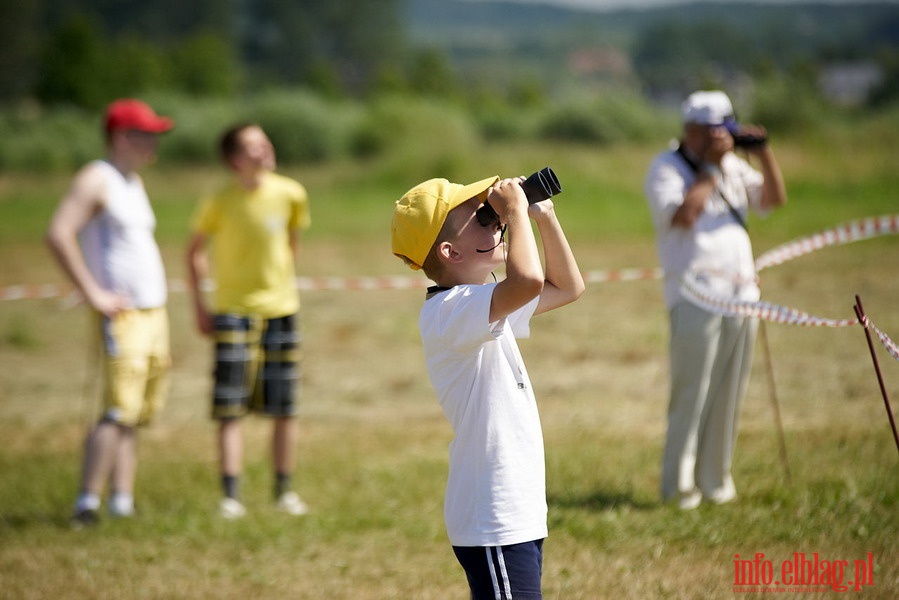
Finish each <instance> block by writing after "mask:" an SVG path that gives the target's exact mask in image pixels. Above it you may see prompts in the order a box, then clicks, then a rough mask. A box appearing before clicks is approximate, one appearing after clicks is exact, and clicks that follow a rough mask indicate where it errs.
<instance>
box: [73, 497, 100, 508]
mask: <svg viewBox="0 0 899 600" xmlns="http://www.w3.org/2000/svg"><path fill="white" fill-rule="evenodd" d="M99 508H100V496H99V495H97V494H94V493H93V492H82V493H81V494H79V495H78V499H77V500H76V501H75V512H82V511H85V510H99Z"/></svg>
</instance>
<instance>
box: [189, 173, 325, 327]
mask: <svg viewBox="0 0 899 600" xmlns="http://www.w3.org/2000/svg"><path fill="white" fill-rule="evenodd" d="M309 224H310V217H309V201H308V197H307V194H306V189H305V188H304V187H303V186H302V185H301V184H300V183H299V182H297V181H294V180H293V179H290V178H288V177H284V176H282V175H278V174H275V173H267V174H266V175H265V176H264V177H263V179H262V182H261V183H260V185H259V187H257V188H256V189H254V190H247V189H244V188H243V187H242V186H241V185H240V184H239V183H238V182H237V181H234V182H232V183H231V184H230V185H228V186H227V187H225V188H224V189H222V190H221V191H220V192H218V193H217V194H215V195H213V196H211V197H209V198H206V199H204V200H203V201H202V202H201V203H200V206H199V209H198V211H197V214H196V216H195V218H194V223H193V226H194V231H196V232H198V233H201V234H203V235H205V236H208V237H209V238H210V241H211V244H212V271H213V279H214V280H215V283H216V288H215V293H214V301H213V304H214V309H215V312H217V313H232V314H240V315H254V316H258V317H262V318H266V319H271V318H276V317H283V316H286V315H289V314H293V313H295V312H297V311H298V310H299V308H300V296H299V293H298V292H297V289H296V281H295V278H296V267H295V264H294V256H293V253H292V252H291V248H290V232H291V231H298V230H301V229H306V228H307V227H309Z"/></svg>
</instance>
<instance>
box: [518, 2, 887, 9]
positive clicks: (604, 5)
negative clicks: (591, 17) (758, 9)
mask: <svg viewBox="0 0 899 600" xmlns="http://www.w3.org/2000/svg"><path fill="white" fill-rule="evenodd" d="M512 1H513V2H522V3H531V4H558V5H560V6H571V7H576V8H589V9H594V10H608V9H618V8H649V7H658V6H671V5H674V4H687V3H689V2H691V1H695V0H512ZM713 1H715V2H716V3H719V4H747V3H750V2H754V3H756V4H764V3H768V4H797V3H810V2H812V1H814V0H713ZM818 1H821V2H825V3H830V4H844V5H845V4H870V3H871V2H873V1H874V0H818ZM882 1H885V2H888V3H893V2H897V1H899V0H882Z"/></svg>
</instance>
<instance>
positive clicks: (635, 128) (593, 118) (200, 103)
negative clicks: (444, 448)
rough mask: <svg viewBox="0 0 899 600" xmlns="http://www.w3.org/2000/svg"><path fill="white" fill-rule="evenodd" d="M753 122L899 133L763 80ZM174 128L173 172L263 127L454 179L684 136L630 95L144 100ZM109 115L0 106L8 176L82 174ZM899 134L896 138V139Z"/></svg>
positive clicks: (289, 150)
mask: <svg viewBox="0 0 899 600" xmlns="http://www.w3.org/2000/svg"><path fill="white" fill-rule="evenodd" d="M761 81H762V83H761V84H759V85H757V86H756V87H755V92H754V93H753V95H752V101H751V107H747V108H748V110H746V112H745V114H746V115H747V116H746V118H745V119H744V120H746V121H751V122H757V123H761V124H763V125H765V126H766V127H768V128H769V130H771V131H772V132H774V133H776V134H777V135H780V136H785V135H791V136H798V135H802V136H810V135H816V134H817V133H821V134H822V135H823V134H824V133H823V132H826V131H830V130H833V129H834V128H836V127H839V126H840V123H846V124H850V123H853V122H854V121H855V120H860V119H861V120H866V121H870V120H871V119H875V118H877V116H878V115H884V116H883V117H881V119H882V121H883V122H885V123H889V124H890V126H892V124H893V123H895V121H896V117H895V114H896V109H895V107H892V106H891V105H886V106H883V107H880V108H879V109H878V111H877V112H873V113H872V112H871V111H870V110H869V111H867V112H866V113H865V114H864V115H853V114H852V113H849V112H847V111H838V110H836V109H834V108H833V107H829V106H828V105H827V104H826V103H824V102H823V101H822V100H821V99H820V97H819V96H817V95H816V94H815V93H814V92H813V90H811V89H810V88H809V87H808V85H807V84H805V83H802V82H801V81H796V80H790V79H787V78H776V77H775V78H770V79H765V80H761ZM142 97H143V98H144V99H145V100H147V101H148V102H149V103H150V104H151V105H152V106H153V107H154V108H155V109H156V110H157V112H159V113H160V114H164V115H168V116H171V117H173V118H174V119H175V121H176V127H175V129H174V131H172V132H171V133H169V134H166V136H165V138H164V140H163V143H162V144H161V145H160V157H161V159H162V161H163V162H172V163H185V164H203V163H209V162H213V161H217V160H218V156H217V142H218V137H219V135H220V134H221V132H222V131H223V130H224V129H225V128H226V127H228V126H230V125H232V124H235V123H238V122H256V123H259V124H260V125H262V126H263V127H264V128H265V129H266V131H267V132H268V133H269V135H270V136H271V138H272V141H273V142H274V144H275V146H276V148H277V150H278V156H279V161H280V163H281V164H283V165H291V164H303V163H311V162H321V161H331V160H345V159H351V160H371V159H378V160H379V161H381V162H382V163H384V167H385V168H386V172H385V176H389V177H395V178H400V179H402V180H407V179H417V178H419V177H420V174H421V173H430V172H439V173H442V174H446V176H447V177H451V176H453V174H455V173H458V172H460V171H462V170H464V169H466V168H467V167H468V166H470V165H469V158H468V157H469V155H470V150H471V148H473V147H474V146H475V145H476V144H484V143H488V142H490V141H494V140H503V141H519V140H520V141H538V142H539V141H555V142H562V143H565V142H575V143H585V144H596V145H613V144H619V143H626V142H637V143H640V142H647V141H654V140H658V139H659V138H660V135H661V134H660V132H663V133H664V135H666V136H668V135H670V136H676V135H677V133H678V132H679V128H680V124H679V119H678V111H677V109H676V107H667V108H660V107H658V106H655V105H652V104H650V103H649V102H648V101H647V100H645V99H643V98H642V97H640V96H638V95H635V94H633V93H631V92H615V93H601V94H600V93H597V94H594V95H592V96H587V95H584V96H581V97H574V98H566V99H563V100H555V101H549V100H546V99H543V98H531V99H529V100H528V101H527V102H523V101H522V100H521V97H520V95H512V96H509V95H504V94H491V93H485V92H483V91H480V92H479V91H478V90H477V89H472V90H471V94H470V95H469V96H468V97H466V98H464V99H457V98H449V99H447V98H443V97H433V96H432V97H424V96H419V95H415V94H414V93H412V92H401V91H395V92H383V93H381V94H380V95H378V96H375V97H372V98H370V99H367V100H358V99H340V98H334V97H333V96H329V95H327V94H323V93H316V92H313V91H311V90H309V89H305V88H277V89H267V90H260V91H257V92H255V93H253V94H248V95H245V96H236V95H230V96H225V97H223V96H216V97H205V96H199V97H198V96H192V95H187V94H184V93H162V92H159V93H153V94H147V95H144V96H142ZM101 112H102V111H101V110H96V111H90V110H86V109H81V108H74V107H72V106H67V105H55V106H54V107H53V108H44V107H43V106H42V105H40V104H38V103H35V102H30V103H24V104H20V105H17V106H6V107H3V106H0V170H14V171H34V172H47V171H55V170H72V169H75V168H77V167H78V166H80V165H81V164H83V163H84V162H86V161H88V160H91V159H93V158H96V157H99V156H102V153H103V142H102V136H101V120H102V118H101ZM890 130H891V131H892V129H890Z"/></svg>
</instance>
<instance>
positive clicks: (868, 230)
mask: <svg viewBox="0 0 899 600" xmlns="http://www.w3.org/2000/svg"><path fill="white" fill-rule="evenodd" d="M895 233H899V215H884V216H882V217H869V218H867V219H859V220H857V221H850V222H848V223H844V224H842V225H838V226H836V227H833V228H831V229H827V230H825V231H822V232H820V233H815V234H813V235H810V236H808V237H804V238H800V239H797V240H794V241H792V242H787V243H786V244H783V245H780V246H778V247H776V248H773V249H771V250H769V251H768V252H765V253H764V254H762V255H761V256H759V257H758V258H757V259H756V260H755V270H756V271H761V270H763V269H767V268H768V267H773V266H776V265H779V264H782V263H785V262H787V261H788V260H793V259H794V258H798V257H800V256H804V255H806V254H809V253H811V252H814V251H815V250H820V249H821V248H825V247H827V246H835V245H837V244H848V243H850V242H857V241H860V240H866V239H869V238H873V237H877V236H881V235H889V234H895Z"/></svg>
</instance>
